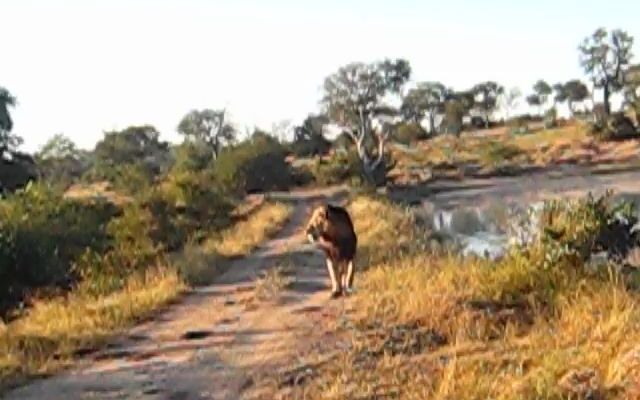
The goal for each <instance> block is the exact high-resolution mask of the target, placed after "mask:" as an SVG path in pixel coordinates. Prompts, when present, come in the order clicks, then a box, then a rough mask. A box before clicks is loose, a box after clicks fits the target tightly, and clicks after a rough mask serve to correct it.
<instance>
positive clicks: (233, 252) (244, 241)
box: [204, 203, 292, 257]
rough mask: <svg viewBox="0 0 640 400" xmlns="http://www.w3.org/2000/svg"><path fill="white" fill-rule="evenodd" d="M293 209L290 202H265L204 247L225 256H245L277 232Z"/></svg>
mask: <svg viewBox="0 0 640 400" xmlns="http://www.w3.org/2000/svg"><path fill="white" fill-rule="evenodd" d="M291 210H292V207H291V206H290V205H288V204H284V203H265V204H264V205H262V206H260V208H259V209H258V210H256V211H254V212H253V213H251V214H250V215H249V216H248V217H247V218H246V219H245V220H243V221H240V222H238V223H236V224H235V225H233V226H232V227H231V228H230V229H227V230H226V231H224V232H222V233H221V234H220V235H219V236H216V237H213V238H211V239H210V240H208V241H207V242H206V243H205V244H204V248H205V249H206V250H207V251H209V252H216V253H217V254H219V255H221V256H223V257H240V256H244V255H246V254H248V253H249V252H250V251H251V250H253V249H255V247H256V246H257V245H259V244H260V243H262V242H263V241H264V240H265V239H266V238H268V237H269V236H271V235H273V234H274V233H275V232H277V231H278V230H279V229H280V228H281V227H282V225H283V224H284V223H285V222H286V221H287V220H288V219H289V217H290V215H291Z"/></svg>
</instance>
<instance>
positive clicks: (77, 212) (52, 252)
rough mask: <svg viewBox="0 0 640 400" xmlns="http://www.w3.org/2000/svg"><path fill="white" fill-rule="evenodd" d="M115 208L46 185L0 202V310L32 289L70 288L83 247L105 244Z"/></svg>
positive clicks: (29, 189) (106, 244)
mask: <svg viewBox="0 0 640 400" xmlns="http://www.w3.org/2000/svg"><path fill="white" fill-rule="evenodd" d="M117 211H118V210H117V209H116V207H115V206H113V205H112V204H110V203H107V202H101V201H94V202H84V203H82V202H78V201H72V200H66V199H64V198H63V197H62V195H61V193H60V192H58V191H54V190H53V189H51V188H50V187H48V186H46V185H44V184H36V185H31V186H28V187H27V188H26V189H24V190H21V191H19V192H17V193H15V194H13V195H11V196H9V197H7V198H6V199H4V200H2V201H0V221H1V222H0V242H1V243H0V293H2V294H3V295H2V296H1V297H0V303H3V307H0V308H4V309H6V308H7V307H9V306H11V305H13V304H15V302H16V301H19V300H21V299H22V298H23V296H24V295H25V293H26V292H27V291H28V290H31V289H35V288H42V287H45V286H54V287H55V286H57V287H59V286H68V285H69V284H70V283H71V282H72V281H73V278H74V276H73V273H72V271H71V265H72V263H73V262H74V261H75V260H76V259H78V258H79V257H80V256H81V255H82V253H83V252H84V251H85V249H86V248H90V249H93V250H94V251H102V250H103V249H105V248H106V247H108V245H109V239H108V238H109V233H108V232H107V228H106V224H107V223H108V221H109V220H110V219H111V218H112V217H113V216H115V215H116V213H117Z"/></svg>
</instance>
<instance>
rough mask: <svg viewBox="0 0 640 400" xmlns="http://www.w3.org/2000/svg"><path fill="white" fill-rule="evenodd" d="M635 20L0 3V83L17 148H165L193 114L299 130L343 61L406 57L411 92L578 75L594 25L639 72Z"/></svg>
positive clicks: (82, 1)
mask: <svg viewBox="0 0 640 400" xmlns="http://www.w3.org/2000/svg"><path fill="white" fill-rule="evenodd" d="M638 15H640V1H638V0H610V1H606V2H605V1H602V0H596V1H594V0H554V1H551V0H537V1H527V2H525V1H510V0H509V1H508V0H482V1H480V0H437V1H430V0H423V1H417V0H415V1H411V0H388V1H375V0H368V1H367V0H325V1H320V0H318V1H311V0H308V1H305V0H297V1H295V0H262V1H259V0H235V1H234V0H209V1H205V0H174V1H169V0H103V1H95V0H76V1H72V0H69V1H62V0H49V1H45V0H42V1H37V0H0V29H1V30H2V45H1V47H0V48H1V54H2V56H1V57H2V59H1V60H0V86H4V87H6V88H7V89H9V91H11V92H12V93H13V94H14V95H15V96H16V97H17V98H18V106H17V107H16V108H15V109H13V117H14V122H15V128H14V129H15V132H16V133H17V134H19V135H21V136H22V137H23V138H24V139H25V145H24V146H23V149H24V150H28V151H33V150H35V149H37V148H39V147H40V146H41V145H42V144H43V143H45V142H46V140H47V139H48V138H50V137H51V136H52V135H54V134H56V133H64V134H66V135H67V136H69V137H71V138H72V139H73V140H74V141H75V142H76V143H77V144H78V145H79V146H80V147H82V148H91V147H92V146H93V145H94V144H95V142H96V141H97V140H99V139H100V138H101V137H102V132H103V131H104V130H110V129H122V128H125V127H126V126H128V125H134V124H152V125H154V126H156V127H157V128H158V130H160V132H161V134H162V137H163V138H164V139H166V140H172V141H174V140H177V138H178V135H177V134H176V132H175V130H176V126H177V124H178V122H179V120H180V118H181V117H182V116H183V115H184V114H185V113H186V112H188V111H189V110H190V109H193V108H221V107H226V108H227V109H228V110H229V111H230V112H231V119H232V120H233V121H234V122H235V123H236V125H237V126H238V127H240V128H241V129H243V127H245V126H253V125H258V126H261V127H263V128H266V129H269V128H270V127H271V125H272V123H275V122H278V121H282V120H291V121H292V122H294V123H297V122H300V121H301V120H302V119H303V118H304V116H305V115H306V114H307V113H309V112H316V111H318V109H319V106H318V101H319V99H320V89H321V85H322V82H323V80H324V78H325V77H326V76H327V75H329V74H331V73H332V72H333V71H335V70H336V69H337V68H339V67H340V66H341V65H343V64H346V63H349V62H353V61H364V62H370V61H376V60H379V59H382V58H384V57H394V58H395V57H403V58H406V59H408V60H409V61H410V62H411V65H412V68H413V80H414V81H423V80H438V81H442V82H443V83H445V84H447V85H448V86H452V87H454V88H457V89H465V88H467V87H469V86H471V85H473V84H475V83H478V82H480V81H485V80H496V81H498V82H500V83H501V84H503V85H504V86H506V87H512V86H519V87H520V88H521V90H522V91H523V92H525V93H526V92H528V91H530V87H531V85H532V84H533V83H534V82H535V80H537V79H539V78H544V79H545V80H547V81H549V82H550V83H554V82H557V81H566V80H568V79H572V78H582V77H583V74H582V71H581V69H580V66H579V63H578V51H577V46H578V45H579V44H580V42H581V41H582V39H583V38H584V37H585V36H587V35H589V34H590V33H591V32H593V31H594V30H595V29H596V28H597V27H599V26H603V27H606V28H621V29H624V30H627V31H628V32H629V33H630V34H631V35H633V36H635V37H636V39H637V40H636V42H637V44H636V45H635V46H634V48H635V53H636V54H637V55H638V57H637V58H636V60H637V62H640V50H639V49H640V25H639V24H638V22H637V18H638Z"/></svg>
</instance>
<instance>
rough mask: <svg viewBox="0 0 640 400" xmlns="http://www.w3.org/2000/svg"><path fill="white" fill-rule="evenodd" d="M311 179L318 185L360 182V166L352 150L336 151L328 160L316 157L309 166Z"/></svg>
mask: <svg viewBox="0 0 640 400" xmlns="http://www.w3.org/2000/svg"><path fill="white" fill-rule="evenodd" d="M310 172H311V175H312V176H313V181H314V182H315V183H317V184H318V185H335V184H341V183H352V184H356V185H357V184H360V183H361V178H362V166H361V162H360V159H359V158H358V155H357V154H356V153H355V152H354V151H350V152H347V153H345V152H337V153H335V154H333V155H332V156H331V158H329V159H328V160H325V159H322V158H317V159H315V160H314V162H313V164H312V165H311V167H310Z"/></svg>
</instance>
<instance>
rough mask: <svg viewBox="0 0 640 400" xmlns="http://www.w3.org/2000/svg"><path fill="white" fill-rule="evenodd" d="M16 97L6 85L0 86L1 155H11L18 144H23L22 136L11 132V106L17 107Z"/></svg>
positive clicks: (5, 156) (3, 156) (4, 156)
mask: <svg viewBox="0 0 640 400" xmlns="http://www.w3.org/2000/svg"><path fill="white" fill-rule="evenodd" d="M15 105H16V98H15V97H14V96H13V95H12V94H11V93H10V92H9V91H8V90H7V89H5V88H4V87H2V86H0V157H2V158H7V157H9V158H10V157H11V156H12V155H13V154H14V153H15V151H16V149H17V148H18V146H20V144H22V138H20V137H19V136H16V135H14V134H12V133H11V131H12V130H13V119H11V113H10V112H9V108H11V107H15Z"/></svg>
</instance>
